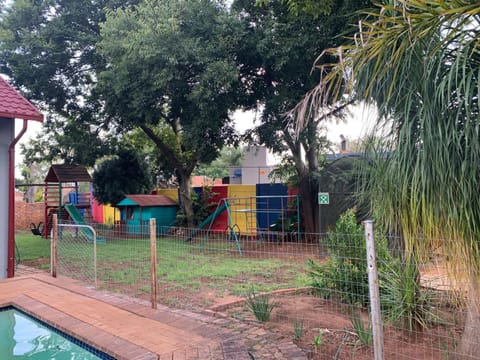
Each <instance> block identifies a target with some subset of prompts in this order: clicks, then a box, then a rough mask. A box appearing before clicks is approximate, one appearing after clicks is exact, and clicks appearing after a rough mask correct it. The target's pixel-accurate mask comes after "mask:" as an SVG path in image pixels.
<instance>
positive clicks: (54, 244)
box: [50, 214, 58, 278]
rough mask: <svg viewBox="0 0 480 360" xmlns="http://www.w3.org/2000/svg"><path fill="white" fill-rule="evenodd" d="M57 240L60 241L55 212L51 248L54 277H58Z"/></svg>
mask: <svg viewBox="0 0 480 360" xmlns="http://www.w3.org/2000/svg"><path fill="white" fill-rule="evenodd" d="M57 242H58V218H57V214H53V219H52V244H51V248H50V259H51V269H50V272H51V274H52V277H55V278H56V277H57Z"/></svg>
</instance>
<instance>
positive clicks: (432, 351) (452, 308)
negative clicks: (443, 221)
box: [376, 236, 480, 359]
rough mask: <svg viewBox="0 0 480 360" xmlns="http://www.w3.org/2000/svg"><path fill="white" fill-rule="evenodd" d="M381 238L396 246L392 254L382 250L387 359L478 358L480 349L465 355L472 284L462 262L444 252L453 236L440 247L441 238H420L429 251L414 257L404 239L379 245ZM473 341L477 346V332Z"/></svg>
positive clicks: (380, 262)
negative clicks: (465, 335)
mask: <svg viewBox="0 0 480 360" xmlns="http://www.w3.org/2000/svg"><path fill="white" fill-rule="evenodd" d="M382 241H385V242H386V243H387V244H388V246H389V248H390V249H395V250H394V251H390V253H389V254H388V256H387V254H382V253H379V252H378V251H377V262H378V267H379V277H380V303H381V307H382V315H383V322H384V329H385V349H386V350H387V351H386V352H385V358H387V359H388V358H390V359H392V358H395V359H414V358H417V359H442V358H443V359H453V358H461V359H479V358H480V354H479V353H475V354H472V353H470V354H469V355H468V356H466V357H461V355H465V353H463V350H462V346H461V341H462V333H463V328H464V322H465V319H466V315H467V309H466V295H467V289H468V283H467V281H466V280H467V276H466V269H465V268H464V266H463V263H462V261H458V259H453V258H452V257H451V256H448V255H447V254H445V253H442V251H443V249H446V248H449V245H448V242H450V241H453V240H442V241H441V242H443V243H444V245H443V246H440V245H439V244H440V243H441V242H440V241H439V240H438V239H416V240H415V242H418V243H419V244H423V245H424V246H428V248H429V251H428V254H427V255H425V254H420V253H414V254H412V255H411V256H408V255H406V254H405V251H402V250H401V249H402V239H401V238H399V237H395V236H388V237H384V238H383V239H382V237H380V238H379V239H378V240H377V241H376V243H379V242H382ZM399 249H400V250H399ZM477 314H478V313H477ZM477 330H478V329H477ZM476 334H478V332H476ZM471 341H473V342H475V343H476V344H477V347H478V342H479V341H480V339H479V338H478V336H475V337H474V338H473V339H471Z"/></svg>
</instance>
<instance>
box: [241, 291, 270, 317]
mask: <svg viewBox="0 0 480 360" xmlns="http://www.w3.org/2000/svg"><path fill="white" fill-rule="evenodd" d="M275 306H276V304H275V303H272V302H271V301H270V297H269V296H268V295H258V294H257V293H256V292H255V290H254V289H253V288H252V289H251V290H250V292H248V293H247V307H248V309H250V310H251V311H252V312H253V314H254V315H255V318H256V319H257V320H258V321H261V322H267V321H268V320H270V315H271V314H272V310H273V309H274V308H275Z"/></svg>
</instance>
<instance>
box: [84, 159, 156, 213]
mask: <svg viewBox="0 0 480 360" xmlns="http://www.w3.org/2000/svg"><path fill="white" fill-rule="evenodd" d="M152 187H153V182H152V179H151V175H150V172H149V170H148V164H147V163H146V162H145V160H144V159H143V158H141V157H140V155H139V154H137V152H136V151H134V150H122V151H120V152H119V154H118V155H117V156H115V157H113V158H110V159H106V160H104V161H103V162H101V163H100V165H99V166H98V167H97V169H95V171H94V173H93V192H94V195H95V199H97V200H98V201H99V202H100V203H101V204H112V205H115V204H117V203H119V202H120V201H121V200H123V198H124V197H125V195H128V194H149V193H150V192H151V191H152Z"/></svg>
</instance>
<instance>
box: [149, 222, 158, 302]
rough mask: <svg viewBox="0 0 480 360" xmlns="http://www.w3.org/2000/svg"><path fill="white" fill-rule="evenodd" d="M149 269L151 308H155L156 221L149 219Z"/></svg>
mask: <svg viewBox="0 0 480 360" xmlns="http://www.w3.org/2000/svg"><path fill="white" fill-rule="evenodd" d="M150 269H151V281H152V283H151V300H152V309H156V308H157V221H156V219H153V218H152V219H150Z"/></svg>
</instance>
